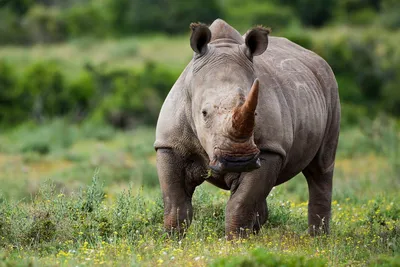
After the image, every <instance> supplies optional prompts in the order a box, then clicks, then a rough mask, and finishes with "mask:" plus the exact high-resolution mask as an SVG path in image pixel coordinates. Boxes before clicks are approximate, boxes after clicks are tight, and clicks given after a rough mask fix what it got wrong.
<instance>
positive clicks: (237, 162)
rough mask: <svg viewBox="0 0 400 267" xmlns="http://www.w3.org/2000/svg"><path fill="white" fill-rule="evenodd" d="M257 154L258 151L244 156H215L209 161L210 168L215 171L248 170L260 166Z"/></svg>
mask: <svg viewBox="0 0 400 267" xmlns="http://www.w3.org/2000/svg"><path fill="white" fill-rule="evenodd" d="M259 155H260V153H256V154H251V155H245V156H236V155H235V156H231V155H224V156H220V157H216V158H215V159H214V160H213V161H212V162H211V163H210V169H211V170H212V171H213V172H216V173H227V172H250V171H252V170H255V169H258V168H260V167H261V163H260V158H259Z"/></svg>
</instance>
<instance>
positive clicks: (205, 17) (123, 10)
mask: <svg viewBox="0 0 400 267" xmlns="http://www.w3.org/2000/svg"><path fill="white" fill-rule="evenodd" d="M110 11H111V14H113V18H112V21H113V22H112V23H113V28H114V29H115V30H116V31H117V32H119V33H121V34H130V33H146V32H166V33H172V34H174V33H182V32H187V31H188V26H189V24H190V23H191V22H193V21H201V22H205V23H210V22H212V21H213V20H214V19H216V18H218V17H220V16H221V15H222V11H221V9H220V7H219V5H218V2H217V1H215V0H210V1H207V4H204V1H202V0H195V1H180V0H172V1H162V0H153V1H130V0H115V1H111V2H110Z"/></svg>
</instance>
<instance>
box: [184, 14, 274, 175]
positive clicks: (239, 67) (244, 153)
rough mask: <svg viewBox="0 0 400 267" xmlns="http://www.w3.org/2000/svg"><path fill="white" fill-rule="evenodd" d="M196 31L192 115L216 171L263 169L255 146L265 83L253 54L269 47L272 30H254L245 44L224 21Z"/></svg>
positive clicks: (195, 26) (195, 27)
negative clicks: (261, 94)
mask: <svg viewBox="0 0 400 267" xmlns="http://www.w3.org/2000/svg"><path fill="white" fill-rule="evenodd" d="M215 23H216V24H215ZM191 29H192V35H191V38H190V45H191V47H192V49H193V51H194V52H195V54H194V59H193V76H192V79H191V86H190V87H191V97H192V116H193V121H194V126H195V129H196V132H197V136H198V138H199V140H200V143H201V145H202V146H203V148H204V149H205V151H206V152H207V154H208V157H209V159H210V168H211V169H212V170H213V171H214V172H220V173H224V172H246V171H251V170H254V169H256V168H259V167H260V160H259V158H258V157H259V154H260V150H259V149H258V148H257V146H256V145H255V143H254V126H255V116H256V108H257V103H258V95H259V81H258V79H257V78H256V77H255V72H254V68H253V56H257V55H260V54H262V53H263V52H264V51H265V49H266V48H267V46H268V34H269V30H268V29H265V28H262V27H257V28H254V29H253V30H251V31H249V32H248V33H247V35H246V38H245V40H243V37H242V36H240V34H239V33H238V32H237V31H236V30H234V29H233V28H232V27H230V26H229V25H228V24H226V23H225V22H223V21H217V22H214V24H213V25H211V26H210V28H209V27H207V26H206V25H203V24H192V25H191ZM210 29H211V30H210ZM214 34H215V35H217V36H213V35H214Z"/></svg>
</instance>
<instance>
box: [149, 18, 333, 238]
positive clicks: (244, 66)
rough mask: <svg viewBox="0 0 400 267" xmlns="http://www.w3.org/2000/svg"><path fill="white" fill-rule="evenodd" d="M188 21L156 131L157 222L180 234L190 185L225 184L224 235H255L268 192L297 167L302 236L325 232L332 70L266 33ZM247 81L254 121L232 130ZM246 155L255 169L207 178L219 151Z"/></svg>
mask: <svg viewBox="0 0 400 267" xmlns="http://www.w3.org/2000/svg"><path fill="white" fill-rule="evenodd" d="M191 26H192V37H191V46H192V49H193V50H194V52H195V53H194V56H193V59H192V60H191V61H190V63H189V64H188V65H187V67H186V68H185V70H184V71H183V73H182V74H181V75H180V77H179V78H178V80H177V81H176V83H175V85H174V86H173V87H172V89H171V91H170V92H169V94H168V96H167V98H166V99H165V102H164V104H163V106H162V109H161V111H160V115H159V119H158V123H157V130H156V141H155V149H156V151H157V169H158V175H159V180H160V185H161V190H162V194H163V200H164V208H165V212H164V227H165V229H166V230H167V231H168V232H171V231H177V232H179V233H182V232H184V230H185V228H186V227H188V226H189V225H190V223H191V221H192V216H193V211H192V203H191V199H192V195H193V192H194V190H195V188H196V186H198V185H200V184H201V183H202V182H204V181H207V182H210V183H212V184H214V185H216V186H218V187H220V188H223V189H226V190H230V191H231V197H230V199H229V201H228V203H227V207H226V235H227V236H228V238H232V237H235V236H236V237H237V236H240V235H243V236H245V235H246V229H248V230H249V231H250V232H257V231H258V230H259V228H260V227H261V225H262V224H264V223H265V221H266V219H267V215H268V210H267V203H266V197H267V196H268V194H269V192H270V191H271V189H272V188H273V187H274V186H276V185H279V184H281V183H284V182H286V181H287V180H289V179H291V178H292V177H294V176H295V175H296V174H298V173H300V172H303V174H304V175H305V177H306V179H307V183H308V188H309V206H308V223H309V231H310V234H312V235H314V234H318V233H320V232H325V233H328V232H329V220H330V214H331V196H332V176H333V170H334V162H335V153H336V147H337V143H338V137H339V125H340V103H339V96H338V86H337V83H336V80H335V77H334V74H333V72H332V70H331V68H330V67H329V65H328V64H327V63H326V62H325V61H324V60H323V59H322V58H321V57H319V56H318V55H316V54H315V53H313V52H311V51H309V50H307V49H304V48H302V47H300V46H299V45H297V44H295V43H293V42H291V41H289V40H287V39H285V38H280V37H268V36H267V34H268V32H267V31H266V30H265V29H263V28H260V27H258V28H254V29H252V30H250V31H248V32H247V33H246V34H245V35H244V36H241V35H240V34H239V33H238V32H237V31H236V30H235V29H233V28H232V27H231V26H229V25H228V24H227V23H226V22H224V21H222V20H220V19H218V20H216V21H214V22H213V24H212V25H211V26H210V27H209V32H210V33H211V37H210V36H207V34H208V28H206V26H204V25H199V24H196V25H191ZM267 46H268V47H267ZM255 79H258V80H259V94H258V104H257V108H256V111H255V114H253V116H255V126H254V129H253V131H252V132H251V133H250V135H244V134H243V136H244V137H243V136H242V137H238V136H240V135H234V134H235V129H234V128H232V127H233V126H232V125H233V124H232V121H233V119H232V117H233V113H234V109H235V107H238V106H240V105H242V104H243V102H244V101H246V99H247V98H248V95H249V92H250V89H251V88H252V85H253V82H254V81H255ZM249 118H251V117H249ZM253 118H254V117H253ZM249 125H251V123H250V124H249ZM250 130H251V129H250ZM254 151H258V153H259V154H254V153H255V152H254ZM250 152H251V153H253V154H254V155H256V156H258V158H259V160H260V161H259V162H260V163H261V166H259V168H254V170H251V171H249V170H246V171H247V172H245V171H243V172H239V171H237V172H229V171H226V170H229V169H221V171H220V172H218V171H216V172H213V173H212V175H211V176H209V175H207V174H208V173H209V169H210V166H211V165H213V164H220V165H221V162H222V160H221V159H222V158H226V157H230V159H232V158H235V157H238V158H240V157H242V156H243V155H249V153H250ZM251 153H250V154H251ZM253 154H251V155H253Z"/></svg>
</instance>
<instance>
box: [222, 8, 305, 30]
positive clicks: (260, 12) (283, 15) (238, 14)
mask: <svg viewBox="0 0 400 267" xmlns="http://www.w3.org/2000/svg"><path fill="white" fill-rule="evenodd" d="M224 7H225V9H226V17H227V21H228V23H229V24H231V25H233V26H235V27H237V28H238V29H239V30H247V29H248V28H249V27H250V26H255V25H260V24H263V25H265V26H268V27H271V28H272V30H273V31H275V30H281V29H284V28H285V27H288V26H289V25H291V24H296V23H297V22H298V20H297V19H296V17H295V15H294V13H293V11H292V9H291V8H290V7H287V6H280V5H277V4H274V3H270V2H260V1H238V0H229V1H226V2H225V6H224Z"/></svg>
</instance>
